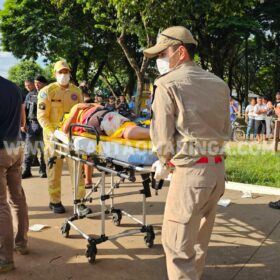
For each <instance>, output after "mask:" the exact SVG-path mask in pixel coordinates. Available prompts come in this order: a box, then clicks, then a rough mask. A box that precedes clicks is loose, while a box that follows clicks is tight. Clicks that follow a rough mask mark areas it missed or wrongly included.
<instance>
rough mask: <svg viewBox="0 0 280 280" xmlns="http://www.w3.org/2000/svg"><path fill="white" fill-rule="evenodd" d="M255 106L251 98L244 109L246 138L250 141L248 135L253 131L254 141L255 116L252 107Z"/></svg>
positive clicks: (253, 99)
mask: <svg viewBox="0 0 280 280" xmlns="http://www.w3.org/2000/svg"><path fill="white" fill-rule="evenodd" d="M255 105H256V99H255V98H252V99H251V101H250V104H249V105H248V106H247V107H246V109H245V120H246V122H247V130H246V138H247V139H248V140H249V139H250V133H251V131H253V135H254V139H255V138H256V134H257V131H256V129H255V114H254V107H255Z"/></svg>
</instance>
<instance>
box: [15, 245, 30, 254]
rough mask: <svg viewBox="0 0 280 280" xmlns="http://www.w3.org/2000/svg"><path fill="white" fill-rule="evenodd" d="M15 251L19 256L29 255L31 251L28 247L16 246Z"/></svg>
mask: <svg viewBox="0 0 280 280" xmlns="http://www.w3.org/2000/svg"><path fill="white" fill-rule="evenodd" d="M14 251H15V252H16V253H17V254H18V255H28V254H29V250H28V247H27V246H26V245H25V246H16V247H15V249H14Z"/></svg>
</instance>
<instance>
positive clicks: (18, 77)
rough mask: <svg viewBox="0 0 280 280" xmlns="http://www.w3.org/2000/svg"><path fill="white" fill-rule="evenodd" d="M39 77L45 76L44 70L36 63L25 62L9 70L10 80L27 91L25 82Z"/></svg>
mask: <svg viewBox="0 0 280 280" xmlns="http://www.w3.org/2000/svg"><path fill="white" fill-rule="evenodd" d="M37 75H45V73H44V70H43V69H42V68H41V67H40V66H39V65H38V64H37V63H36V62H34V61H31V60H24V61H22V62H19V63H18V64H16V65H15V66H13V67H11V68H10V69H9V73H8V79H9V80H11V81H13V82H14V83H15V84H17V85H18V86H19V87H20V88H21V89H22V90H25V89H24V81H25V80H27V79H34V78H35V76H37Z"/></svg>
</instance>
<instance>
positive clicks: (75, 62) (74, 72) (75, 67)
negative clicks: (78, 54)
mask: <svg viewBox="0 0 280 280" xmlns="http://www.w3.org/2000/svg"><path fill="white" fill-rule="evenodd" d="M78 65H79V62H78V59H74V60H73V61H71V66H72V67H71V77H72V80H73V82H74V84H75V85H78V80H77V71H78Z"/></svg>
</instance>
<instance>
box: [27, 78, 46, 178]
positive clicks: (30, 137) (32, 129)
mask: <svg viewBox="0 0 280 280" xmlns="http://www.w3.org/2000/svg"><path fill="white" fill-rule="evenodd" d="M39 78H40V77H39ZM24 85H25V88H26V89H27V90H28V91H29V92H28V94H27V96H26V98H25V102H24V104H25V108H26V119H27V121H26V129H25V130H26V137H25V152H24V170H23V173H22V179H25V178H29V177H32V173H31V166H32V163H33V161H34V160H35V161H38V159H37V150H39V151H40V163H39V166H40V168H39V174H40V177H41V178H47V173H46V164H45V160H44V142H43V130H42V128H41V126H40V124H39V122H38V120H37V100H38V92H37V90H36V87H35V84H34V80H33V79H28V80H25V82H24Z"/></svg>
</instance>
